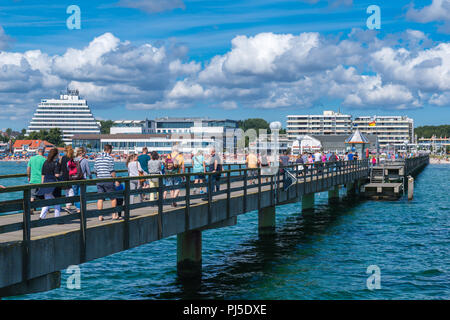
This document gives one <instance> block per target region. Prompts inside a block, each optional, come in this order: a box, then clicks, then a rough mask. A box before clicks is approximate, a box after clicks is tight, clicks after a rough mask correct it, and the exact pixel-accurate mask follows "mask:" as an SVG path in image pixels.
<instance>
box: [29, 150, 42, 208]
mask: <svg viewBox="0 0 450 320" xmlns="http://www.w3.org/2000/svg"><path fill="white" fill-rule="evenodd" d="M44 152H45V147H39V148H38V149H37V155H35V156H32V157H31V158H30V160H29V161H28V165H27V177H28V183H30V184H39V183H41V181H42V166H43V165H44V162H45V160H46V159H45V157H44ZM36 196H37V188H33V189H31V201H34V200H35V199H36Z"/></svg>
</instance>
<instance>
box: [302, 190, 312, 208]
mask: <svg viewBox="0 0 450 320" xmlns="http://www.w3.org/2000/svg"><path fill="white" fill-rule="evenodd" d="M309 210H314V193H310V194H305V195H304V196H303V197H302V211H309Z"/></svg>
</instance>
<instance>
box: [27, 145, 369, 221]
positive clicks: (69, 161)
mask: <svg viewBox="0 0 450 320" xmlns="http://www.w3.org/2000/svg"><path fill="white" fill-rule="evenodd" d="M112 151H113V147H112V146H111V145H105V146H104V150H103V152H102V153H101V154H99V155H97V156H96V157H95V162H94V167H93V171H92V172H91V169H90V166H89V163H88V157H87V153H86V150H85V149H84V148H83V147H81V148H77V149H76V150H74V149H73V148H72V146H70V145H68V146H66V147H65V149H64V153H63V154H62V155H60V153H59V151H58V149H56V148H53V149H51V150H49V151H48V155H47V157H45V156H44V154H45V149H44V148H39V149H38V153H37V155H35V156H33V157H31V158H30V159H29V161H28V165H27V176H28V181H29V183H30V184H41V183H51V182H58V181H66V182H69V181H77V180H83V179H92V177H93V175H94V174H95V176H96V178H97V179H107V180H106V181H99V182H98V183H96V188H97V193H99V194H105V195H107V196H110V193H114V192H115V191H123V190H124V189H125V186H124V183H123V182H120V181H114V178H116V177H118V175H117V171H116V168H115V160H114V158H113V157H112ZM185 156H186V155H185V154H183V153H181V152H180V150H179V149H178V148H177V146H174V147H173V149H172V152H170V153H168V154H163V155H160V154H159V153H158V152H156V151H153V152H149V150H148V149H147V148H146V147H144V148H143V149H142V152H141V153H140V154H128V155H126V157H127V158H126V168H127V173H128V176H129V177H138V178H136V179H132V180H130V191H133V190H142V191H141V192H140V193H139V195H138V197H139V200H140V201H141V202H143V201H155V200H158V194H159V193H158V192H155V188H158V187H160V186H159V183H160V181H162V184H163V185H162V186H161V187H162V191H163V199H164V200H167V201H168V202H169V203H170V205H171V206H172V207H177V201H176V199H177V197H178V196H179V194H180V188H179V187H177V186H179V185H180V184H181V183H182V182H183V181H185V180H186V177H190V179H191V180H192V183H193V184H192V185H193V190H192V193H193V194H203V195H204V198H203V199H204V200H206V199H207V197H206V196H207V194H208V192H209V190H208V186H211V193H212V194H214V193H216V192H218V191H219V190H220V178H221V175H222V171H223V163H224V159H223V157H222V156H221V155H219V153H217V152H216V150H215V148H210V149H209V152H203V151H202V150H201V149H199V150H197V151H196V152H195V153H192V154H190V155H188V158H189V160H190V163H191V166H190V167H189V173H192V174H191V175H190V176H186V175H182V174H184V173H187V172H188V171H187V167H186V165H185V160H186V159H185ZM359 158H360V157H359V155H358V153H357V152H356V153H353V152H352V151H349V152H346V153H345V154H341V155H338V154H336V153H335V152H321V151H316V152H310V153H307V152H303V153H301V154H299V155H296V156H293V155H290V154H289V152H287V151H285V152H284V153H283V154H281V155H279V156H278V155H268V154H267V153H261V154H257V153H256V152H254V151H249V153H248V154H247V155H246V157H245V166H246V168H248V169H253V170H247V171H246V172H247V174H248V182H249V183H250V184H255V183H256V179H257V174H258V170H256V169H258V168H261V176H263V177H264V178H265V180H266V182H268V175H269V172H270V171H269V170H270V168H271V167H273V166H275V165H277V166H279V167H280V170H282V171H283V170H284V169H283V167H287V166H289V165H292V164H297V165H300V166H301V168H302V170H303V165H304V164H305V166H304V167H305V170H306V167H307V165H308V164H311V165H312V166H317V164H318V163H326V162H335V161H352V160H358V159H359ZM370 161H371V163H372V164H376V158H375V157H372V158H371V159H370ZM207 172H208V173H209V174H207V175H206V173H207ZM149 175H150V176H151V175H163V178H162V180H160V179H159V178H153V177H152V178H146V177H143V178H139V177H141V176H149ZM208 179H210V180H211V181H208ZM207 181H208V186H206V187H205V188H204V187H203V186H204V183H205V182H207ZM145 189H151V190H149V191H148V192H145ZM63 194H64V196H65V197H73V196H79V195H80V185H79V184H76V183H74V184H73V185H70V184H68V187H65V188H59V187H40V188H33V189H32V190H31V201H34V200H35V199H37V198H39V199H55V198H58V197H62V196H63ZM106 198H107V197H105V198H100V199H98V200H97V209H98V210H102V209H103V205H104V201H105V200H106ZM109 198H110V199H109V200H110V201H111V207H116V206H122V205H123V202H124V199H123V196H110V197H109ZM135 201H136V196H134V195H130V204H133V203H135ZM62 210H64V211H65V212H67V213H68V214H72V213H75V212H78V213H79V212H80V203H78V202H75V203H67V204H66V205H65V206H64V207H63V208H62V207H61V206H60V205H54V213H55V217H59V216H60V215H61V211H62ZM48 212H49V207H48V206H46V207H43V208H42V209H41V211H40V219H44V218H45V217H46V216H47V213H48ZM120 218H121V212H117V213H113V214H112V219H113V220H117V219H120ZM99 220H100V221H103V220H104V217H103V216H102V215H100V216H99Z"/></svg>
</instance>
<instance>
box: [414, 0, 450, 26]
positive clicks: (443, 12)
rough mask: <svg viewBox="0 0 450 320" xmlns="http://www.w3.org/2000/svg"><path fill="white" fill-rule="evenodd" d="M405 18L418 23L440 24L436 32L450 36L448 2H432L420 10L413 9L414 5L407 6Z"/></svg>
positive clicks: (445, 0) (443, 0) (449, 4)
mask: <svg viewBox="0 0 450 320" xmlns="http://www.w3.org/2000/svg"><path fill="white" fill-rule="evenodd" d="M406 18H408V19H409V20H412V21H417V22H420V23H429V22H442V24H441V25H440V26H439V28H438V31H440V32H442V33H448V34H450V1H449V0H432V3H431V4H430V5H428V6H425V7H423V8H422V9H415V8H414V4H413V3H411V4H410V5H409V9H408V11H407V12H406Z"/></svg>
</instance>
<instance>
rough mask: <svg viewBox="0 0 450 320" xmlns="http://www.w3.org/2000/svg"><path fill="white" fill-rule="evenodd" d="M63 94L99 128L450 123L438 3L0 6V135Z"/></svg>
mask: <svg viewBox="0 0 450 320" xmlns="http://www.w3.org/2000/svg"><path fill="white" fill-rule="evenodd" d="M71 5H76V6H78V8H79V9H80V19H79V21H80V25H79V27H80V28H79V29H78V28H73V25H76V24H75V22H77V21H78V20H77V19H75V20H74V19H72V18H73V14H74V11H71V10H69V12H68V8H69V6H71ZM371 5H376V6H378V8H379V13H380V15H379V17H380V19H379V25H377V24H376V23H375V25H374V22H377V20H374V18H375V16H373V14H374V13H375V12H374V11H369V12H368V8H369V7H370V6H371ZM68 21H69V23H68ZM374 26H375V27H379V28H374ZM67 87H70V88H71V89H78V90H79V91H80V94H81V96H82V97H83V98H85V99H87V100H88V103H89V105H90V107H91V110H92V112H93V114H94V116H95V117H96V118H97V119H103V120H106V119H112V120H118V119H130V120H131V119H145V118H148V119H153V118H156V117H162V116H169V117H189V116H202V117H210V118H227V119H236V120H239V119H246V118H255V117H258V118H264V119H266V120H267V121H281V122H282V123H283V124H285V122H286V116H287V115H294V114H321V113H322V111H323V110H334V111H341V112H343V113H345V114H351V115H353V116H361V115H369V116H373V115H407V116H409V117H411V118H413V119H414V121H415V125H416V126H421V125H439V124H449V119H450V0H424V1H419V0H414V1H412V0H396V1H384V0H377V1H375V0H371V1H363V0H361V1H357V0H284V1H281V0H271V1H268V0H242V1H237V0H234V1H232V0H229V1H224V0H213V1H202V0H164V1H163V0H112V1H106V0H96V1H92V0H90V1H87V0H71V1H65V0H63V1H49V0H2V1H1V2H0V129H5V128H13V129H16V130H20V129H22V128H24V127H26V126H27V125H28V123H29V121H30V120H31V118H32V116H33V113H34V110H35V109H36V107H37V105H38V103H39V102H40V100H41V99H45V98H57V97H58V95H59V92H60V91H61V90H65V89H66V88H67Z"/></svg>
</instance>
